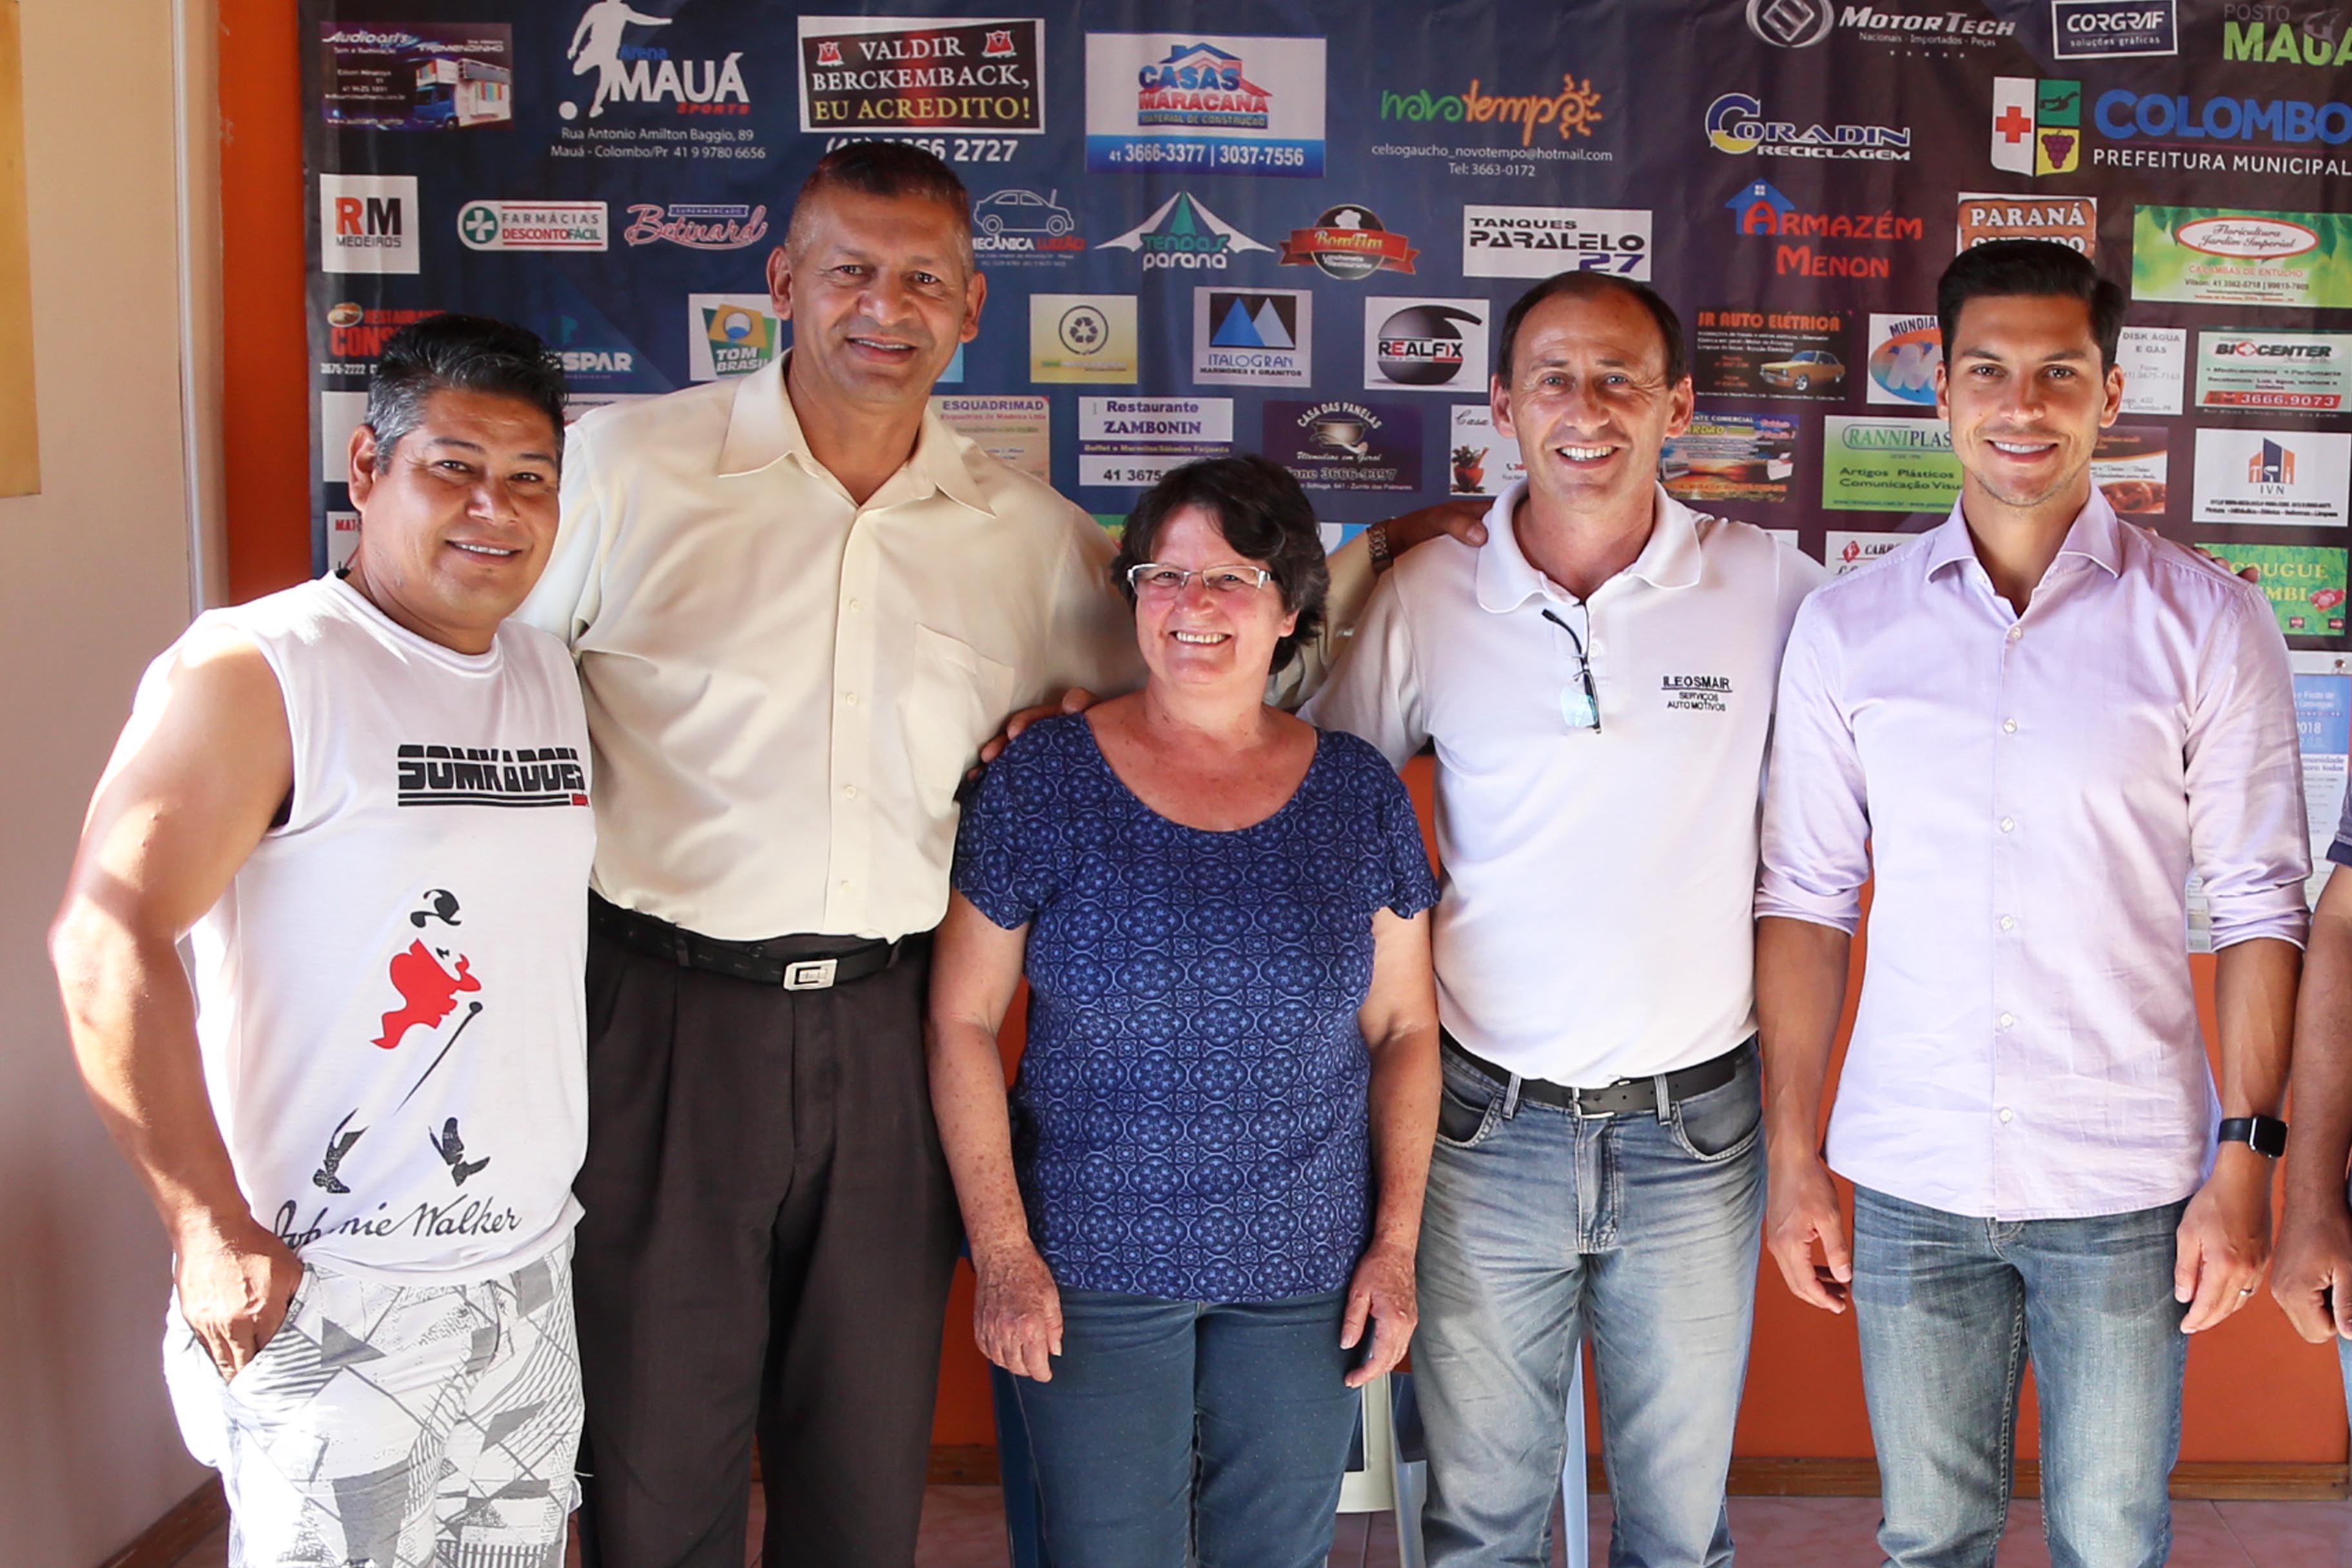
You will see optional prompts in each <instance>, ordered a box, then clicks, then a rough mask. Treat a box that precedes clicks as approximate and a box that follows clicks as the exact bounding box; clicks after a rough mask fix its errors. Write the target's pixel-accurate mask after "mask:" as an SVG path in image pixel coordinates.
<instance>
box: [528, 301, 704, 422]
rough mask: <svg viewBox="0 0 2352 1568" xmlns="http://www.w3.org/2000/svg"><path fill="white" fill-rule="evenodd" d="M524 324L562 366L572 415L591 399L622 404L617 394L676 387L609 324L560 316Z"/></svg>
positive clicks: (653, 391) (650, 359) (646, 392)
mask: <svg viewBox="0 0 2352 1568" xmlns="http://www.w3.org/2000/svg"><path fill="white" fill-rule="evenodd" d="M525 324H526V325H528V326H530V327H531V328H532V329H533V330H534V331H537V332H538V333H539V335H540V336H541V338H543V339H545V340H546V342H547V346H548V347H550V348H551V349H553V350H554V351H555V357H556V358H557V359H558V360H559V361H561V362H562V365H563V379H564V384H565V391H566V394H567V402H566V404H565V407H566V409H567V411H568V410H571V409H572V408H574V407H584V406H586V405H587V404H588V401H589V400H590V399H592V398H593V399H594V400H595V401H599V402H606V403H610V402H615V401H619V400H620V399H619V397H618V396H617V395H622V394H630V393H635V394H640V395H642V394H648V393H659V392H668V391H670V390H671V389H672V387H673V386H674V383H672V382H671V380H670V379H669V377H668V376H667V375H665V374H662V372H661V370H660V368H659V367H658V366H656V364H655V363H653V360H652V358H651V357H650V356H648V355H647V354H646V353H642V352H641V351H640V350H639V349H638V348H637V345H636V344H635V343H633V342H630V341H629V340H628V339H626V338H625V337H623V336H621V334H620V333H619V332H617V331H614V330H613V327H612V324H611V323H610V322H608V321H603V320H601V319H598V320H593V321H591V320H583V318H582V317H579V316H575V315H572V314H570V313H569V312H558V313H557V314H555V315H554V316H552V317H541V318H538V319H536V320H532V321H527V322H526V323H525ZM566 417H570V414H569V412H567V415H566Z"/></svg>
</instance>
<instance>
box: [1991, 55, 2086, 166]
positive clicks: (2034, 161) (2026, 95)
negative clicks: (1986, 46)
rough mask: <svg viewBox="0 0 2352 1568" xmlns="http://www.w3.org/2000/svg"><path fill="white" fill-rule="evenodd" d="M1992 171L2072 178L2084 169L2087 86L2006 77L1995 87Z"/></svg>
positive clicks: (1996, 78)
mask: <svg viewBox="0 0 2352 1568" xmlns="http://www.w3.org/2000/svg"><path fill="white" fill-rule="evenodd" d="M1991 157H1992V166H1993V167H1994V168H1996V169H2001V170H2005V171H2007V172H2008V173H2010V174H2073V173H2074V171H2075V170H2077V169H2079V168H2081V167H2082V166H2083V84H2082V83H2081V82H2079V81H2041V80H2036V79H2034V78H2032V77H2021V76H2002V77H1995V78H1993V82H1992V153H1991Z"/></svg>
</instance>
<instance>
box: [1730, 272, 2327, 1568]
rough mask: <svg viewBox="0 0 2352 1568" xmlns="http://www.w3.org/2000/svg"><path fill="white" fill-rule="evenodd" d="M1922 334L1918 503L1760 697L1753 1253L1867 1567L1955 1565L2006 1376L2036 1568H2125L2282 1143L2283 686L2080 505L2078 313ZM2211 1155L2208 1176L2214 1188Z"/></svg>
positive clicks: (2236, 1304)
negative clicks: (1758, 1230)
mask: <svg viewBox="0 0 2352 1568" xmlns="http://www.w3.org/2000/svg"><path fill="white" fill-rule="evenodd" d="M2123 309H2124V300H2123V294H2122V291H2121V290H2120V289H2117V288H2116V285H2115V284H2114V283H2112V282H2109V281H2107V280H2105V279H2101V278H2100V277H2099V276H2098V274H2097V271H2096V269H2095V268H2094V267H2093V266H2092V264H2091V262H2090V261H2089V260H2088V259H2087V258H2084V257H2082V256H2080V255H2079V254H2077V253H2075V252H2074V251H2072V250H2068V249H2066V248H2065V247H2061V246H2056V245H2052V244H2048V243H2045V242H2040V241H2003V242H1999V243H1995V244H1991V245H1986V246H1981V247H1978V248H1976V249H1973V250H1969V251H1966V252H1963V253H1962V254H1961V255H1960V256H1959V257H1958V258H1957V259H1955V260H1954V261H1953V263H1952V264H1951V266H1950V267H1949V268H1947V269H1946V270H1945V273H1944V277H1943V280H1942V282H1941V284H1940V285H1939V286H1938V288H1937V310H1938V312H1939V314H1940V316H1941V318H1942V326H1943V337H1944V345H1945V358H1944V364H1943V366H1942V367H1941V368H1940V369H1939V370H1938V371H1937V406H1938V408H1939V410H1940V411H1941V412H1942V413H1943V414H1944V416H1946V417H1947V418H1948V420H1949V421H1950V424H1951V431H1952V447H1953V451H1954V452H1955V454H1956V455H1957V456H1958V458H1959V461H1960V468H1961V472H1962V479H1961V488H1960V499H1959V502H1958V505H1957V506H1955V507H1954V508H1953V510H1952V513H1951V516H1950V517H1949V518H1948V519H1947V520H1946V521H1944V523H1943V524H1942V525H1941V526H1940V527H1938V528H1937V529H1936V530H1935V531H1933V532H1931V533H1929V534H1927V535H1926V536H1924V537H1922V538H1920V539H1918V540H1917V541H1916V542H1912V543H1909V544H1906V545H1905V546H1904V547H1903V548H1901V549H1899V550H1897V551H1895V552H1892V553H1891V554H1889V555H1887V556H1885V558H1884V559H1882V560H1881V561H1879V562H1877V563H1874V564H1873V565H1871V566H1870V567H1868V568H1865V569H1864V570H1863V571H1860V572H1856V573H1854V574H1852V575H1851V576H1848V577H1844V578H1841V579H1839V580H1838V581H1836V582H1833V583H1831V584H1827V585H1826V586H1824V587H1822V588H1821V589H1820V590H1818V591H1817V592H1816V593H1815V594H1814V595H1812V597H1811V598H1810V599H1809V600H1807V601H1806V603H1805V605H1804V607H1803V608H1802V609H1801V611H1800V612H1799V613H1798V616H1797V622H1796V626H1795V627H1794V629H1793V630H1792V631H1791V633H1790V640H1789V649H1788V655H1787V658H1786V660H1785V662H1784V663H1783V665H1782V668H1781V674H1780V706H1779V716H1778V726H1779V727H1778V731H1777V734H1776V738H1775V741H1774V746H1773V753H1772V764H1771V770H1770V777H1769V789H1768V791H1767V795H1766V801H1765V815H1764V828H1763V862H1764V868H1763V879H1762V885H1761V888H1760V890H1759V895H1758V898H1757V904H1756V908H1757V914H1758V916H1759V922H1758V934H1757V966H1756V983H1757V1005H1758V1013H1759V1024H1760V1026H1761V1030H1762V1034H1763V1051H1764V1059H1765V1084H1766V1090H1765V1092H1766V1103H1767V1114H1766V1129H1767V1137H1768V1140H1769V1151H1770V1152H1769V1172H1770V1177H1769V1192H1770V1198H1769V1207H1768V1211H1767V1218H1766V1238H1767V1244H1768V1246H1769V1248H1770V1250H1771V1252H1772V1255H1773V1258H1774V1259H1775V1260H1776V1261H1777V1262H1778V1263H1779V1264H1780V1270H1781V1272H1782V1274H1783V1275H1784V1276H1785V1277H1786V1278H1787V1280H1788V1283H1789V1286H1790V1289H1792V1290H1793V1291H1795V1292H1796V1294H1797V1295H1798V1296H1799V1297H1800V1298H1801V1299H1803V1300H1807V1301H1810V1302H1811V1303H1813V1304H1814V1305H1816V1306H1820V1307H1823V1308H1826V1309H1827V1310H1831V1311H1843V1310H1844V1309H1845V1306H1846V1304H1847V1302H1848V1301H1849V1300H1851V1301H1852V1302H1853V1305H1854V1307H1855V1316H1856V1319H1857V1322H1858V1326H1859V1328H1860V1331H1861V1341H1862V1356H1863V1379H1864V1389H1865V1392H1866V1394H1867V1396H1868V1401H1869V1406H1870V1419H1871V1431H1872V1435H1873V1436H1874V1439H1875V1440H1876V1443H1877V1447H1878V1458H1879V1468H1880V1471H1881V1474H1882V1477H1883V1478H1884V1485H1885V1522H1884V1523H1883V1524H1882V1525H1881V1527H1880V1531H1879V1543H1880V1545H1881V1546H1882V1548H1884V1550H1885V1554H1886V1557H1887V1560H1888V1562H1889V1563H1890V1564H1892V1565H1893V1568H1957V1565H1958V1564H1961V1563H1969V1564H1975V1563H1988V1562H1990V1561H1991V1559H1992V1553H1993V1549H1994V1545H1995V1543H1996V1542H1998V1541H1999V1539H2000V1533H2001V1528H2002V1523H2003V1519H2004V1515H2005V1513H2006V1510H2007V1505H2008V1498H2009V1484H2010V1471H2011V1457H2012V1455H2013V1453H2014V1450H2015V1441H2014V1439H2015V1431H2014V1428H2015V1425H2016V1418H2017V1402H2018V1386H2019V1380H2020V1377H2021V1373H2022V1372H2023V1370H2024V1364H2025V1362H2026V1361H2027V1359H2028V1357H2029V1355H2030V1356H2031V1359H2032V1363H2033V1366H2034V1376H2035V1382H2036V1385H2037V1387H2038V1389H2039V1391H2040V1396H2041V1407H2042V1496H2043V1500H2044V1512H2045V1518H2046V1520H2047V1528H2048V1532H2049V1535H2050V1543H2051V1552H2052V1556H2053V1559H2054V1560H2055V1561H2057V1562H2059V1563H2068V1564H2074V1565H2078V1568H2155V1565H2157V1564H2160V1563H2163V1562H2164V1560H2165V1556H2166V1554H2167V1552H2168V1549H2169V1545H2170V1539H2171V1512H2170V1508H2169V1505H2168V1502H2167V1500H2166V1489H2165V1488H2166V1478H2167V1476H2168V1473H2169V1471H2170V1470H2171V1468H2172V1463H2173V1458H2174V1457H2175V1455H2176V1453H2177V1452H2178V1450H2179V1434H2180V1382H2181V1373H2182V1370H2183V1367H2184V1365H2185V1363H2186V1358H2187V1343H2188V1342H2187V1339H2186V1337H2185V1336H2186V1335H2187V1334H2189V1333H2193V1332H2195V1331H2199V1330H2200V1329H2206V1328H2210V1327H2211V1326H2212V1325H2213V1324H2215V1323H2218V1322H2220V1321H2221V1320H2222V1319H2224V1318H2226V1317H2228V1316H2229V1315H2230V1314H2231V1313H2232V1312H2234V1311H2236V1310H2238V1309H2239V1308H2240V1307H2241V1306H2242V1305H2244V1303H2245V1302H2246V1300H2248V1299H2249V1298H2250V1297H2251V1296H2252V1293H2253V1291H2254V1289H2255V1287H2256V1285H2257V1283H2258V1282H2259V1280H2260V1279H2261V1277H2262V1272H2263V1265H2264V1264H2265V1262H2266V1261H2267V1259H2268V1257H2269V1251H2270V1187H2271V1174H2272V1169H2273V1166H2272V1160H2271V1158H2269V1157H2266V1155H2265V1153H2264V1152H2257V1150H2256V1148H2255V1147H2253V1146H2252V1145H2253V1144H2256V1143H2259V1144H2261V1145H2263V1147H2264V1148H2265V1149H2266V1150H2267V1151H2269V1152H2273V1153H2274V1152H2275V1150H2276V1148H2277V1147H2278V1141H2279V1140H2280V1139H2281V1138H2282V1137H2283V1135H2284V1126H2283V1125H2282V1124H2280V1123H2278V1122H2276V1121H2274V1120H2273V1119H2274V1118H2275V1117H2276V1115H2277V1113H2278V1111H2279V1109H2280V1106H2281V1103H2282V1101H2283V1100H2284V1096H2285V1091H2286V1086H2287V1055H2288V1052H2287V1043H2288V1035H2289V1029H2290V1025H2291V1021H2292V1017H2293V1012H2294V989H2295V979H2296V972H2297V969H2298V967H2299V965H2300V963H2301V944H2302V942H2303V941H2304V937H2305V926H2306V917H2305V909H2304V901H2303V900H2304V891H2303V885H2304V879H2305V876H2306V874H2307V872H2308V870H2309V864H2308V860H2309V850H2308V847H2307V846H2306V843H2305V824H2304V807H2303V791H2302V783H2301V770H2300V763H2299V760H2298V755H2297V749H2296V740H2295V724H2294V695H2293V686H2292V680H2291V678H2290V675H2289V670H2288V664H2287V656H2286V647H2285V644H2284V641H2283V640H2282V639H2281V637H2280V636H2279V633H2278V628H2277V625H2276V623H2275V621H2274V620H2273V616H2272V613H2271V609H2270V606H2269V605H2268V604H2267V603H2265V602H2264V600H2263V595H2262V594H2261V593H2260V591H2259V590H2257V589H2255V588H2254V587H2252V585H2251V584H2246V583H2243V582H2241V581H2239V580H2238V579H2236V578H2234V577H2231V576H2230V575H2229V574H2227V573H2226V572H2223V571H2221V570H2219V569H2218V568H2216V567H2214V566H2213V565H2211V564H2210V563H2208V562H2206V561H2205V560H2203V559H2202V558H2200V556H2198V555H2197V554H2196V553H2195V552H2191V551H2189V550H2187V549H2184V548H2182V547H2180V546H2179V545H2176V544H2172V543H2168V542H2166V541H2164V540H2162V539H2159V538H2158V537H2157V536H2156V535H2155V534H2153V533H2150V532H2148V531H2146V530H2144V529H2140V528H2136V527H2132V526H2129V525H2127V524H2125V523H2123V522H2120V521H2117V520H2116V515H2115V513H2114V511H2113V510H2111V509H2110V508H2109V506H2108V505H2107V502H2106V500H2105V498H2103V497H2102V496H2101V495H2100V494H2099V492H2098V491H2097V490H2096V489H2095V488H2094V487H2093V485H2092V483H2091V473H2090V460H2091V453H2092V449H2093V447H2095V445H2096V443H2097V440H2098V434H2099V430H2100V428H2101V427H2102V426H2106V425H2109V424H2112V423H2113V422H2114V420H2115V417H2116V412H2117V410H2118V408H2119V406H2120V405H2121V402H2122V397H2123V375H2122V373H2121V372H2120V371H2118V370H2117V369H2116V363H2115V362H2116V339H2117V336H2118V334H2119V332H2120V331H2121V325H2122V318H2123ZM2191 871H2195V872H2197V873H2199V874H2200V875H2201V876H2202V878H2203V879H2204V885H2205V894H2206V898H2207V899H2208V900H2209V902H2210V907H2211V910H2212V930H2213V945H2214V948H2215V950H2216V952H2217V953H2218V955H2219V961H2218V984H2219V994H2220V1017H2221V1096H2220V1103H2219V1105H2218V1107H2217V1105H2216V1103H2215V1094H2214V1087H2213V1082H2212V1078H2211V1074H2210V1071H2209V1069H2208V1068H2207V1064H2206V1055H2205V1049H2204V1047H2203V1045H2202V1043H2201V1041H2200V1037H2199V1030H2198V1021H2197V1007H2196V1002H2195V998H2194V996H2193V994H2192V992H2191V990H2190V985H2189V970H2188V965H2187V963H2186V961H2185V959H2184V958H2183V956H2182V948H2183V932H2184V927H2185V894H2184V884H2185V883H2186V882H2187V880H2188V878H2189V873H2190V872H2191ZM1873 878H1874V879H1875V892H1874V901H1873V906H1872V910H1871V917H1870V918H1871V931H1870V963H1869V977H1868V980H1867V982H1866V983H1865V984H1864V989H1863V995H1862V1004H1861V1012H1860V1015H1859V1016H1858V1017H1857V1019H1856V1021H1855V1025H1854V1031H1853V1043H1852V1045H1851V1047H1850V1048H1849V1050H1848V1054H1847V1057H1846V1060H1845V1065H1844V1068H1843V1074H1842V1077H1841V1081H1840V1084H1839V1089H1838V1095H1837V1103H1836V1108H1835V1112H1834V1114H1833V1116H1832V1120H1831V1122H1830V1130H1829V1142H1828V1163H1827V1164H1824V1163H1823V1160H1822V1155H1821V1153H1820V1152H1819V1151H1820V1147H1821V1145H1820V1142H1819V1116H1820V1110H1821V1100H1822V1085H1823V1081H1824V1079H1825V1077H1826V1074H1827V1070H1828V1067H1829V1058H1830V1054H1831V1047H1832V1040H1833V1038H1834V1036H1835V1033H1836V1028H1837V1021H1838V1017H1839V1014H1840V1011H1841V1008H1842V1007H1843V1001H1844V994H1845V985H1846V973H1847V959H1848V947H1849V944H1850V942H1851V940H1852V933H1853V929H1854V926H1855V923H1856V919H1857V916H1858V913H1859V909H1860V899H1861V891H1862V886H1863V883H1864V881H1865V880H1869V879H1873ZM2221 1117H2226V1118H2230V1119H2233V1120H2231V1121H2219V1120H2218V1118H2221ZM2247 1118H2252V1119H2254V1120H2253V1122H2252V1127H2251V1128H2249V1126H2248V1125H2247V1123H2246V1121H2244V1120H2242V1119H2247ZM2217 1131H2219V1132H2221V1134H2223V1135H2225V1138H2226V1135H2229V1134H2233V1133H2234V1134H2235V1135H2237V1136H2239V1137H2240V1138H2242V1139H2244V1140H2247V1141H2242V1142H2227V1141H2224V1142H2221V1147H2220V1150H2219V1157H2218V1159H2217V1158H2216V1136H2217ZM1831 1167H1834V1168H1835V1169H1836V1170H1837V1171H1838V1173H1840V1174H1842V1175H1843V1176H1845V1177H1847V1178H1849V1179H1850V1180H1852V1181H1853V1184H1854V1187H1855V1197H1854V1222H1853V1247H1852V1248H1851V1251H1849V1249H1848V1247H1847V1244H1846V1239H1845V1237H1846V1231H1845V1224H1844V1220H1843V1215H1841V1213H1840V1209H1839V1205H1838V1199H1837V1194H1836V1190H1835V1188H1834V1187H1833V1186H1832V1184H1831V1181H1830V1168H1831Z"/></svg>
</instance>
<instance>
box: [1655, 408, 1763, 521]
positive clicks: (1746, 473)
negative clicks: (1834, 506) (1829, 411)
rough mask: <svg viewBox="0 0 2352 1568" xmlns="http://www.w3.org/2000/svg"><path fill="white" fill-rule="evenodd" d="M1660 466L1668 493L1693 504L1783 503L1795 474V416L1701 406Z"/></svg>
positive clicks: (1670, 443) (1671, 442) (1670, 442)
mask: <svg viewBox="0 0 2352 1568" xmlns="http://www.w3.org/2000/svg"><path fill="white" fill-rule="evenodd" d="M1658 468H1659V472H1660V477H1661V478H1662V479H1663V480H1664V484H1665V487H1666V493H1667V494H1668V495H1670V496H1673V497H1674V498H1675V500H1682V501H1688V502H1690V503H1692V504H1693V505H1698V504H1701V503H1703V502H1710V501H1727V500H1731V501H1773V502H1778V501H1785V500H1788V499H1789V490H1790V480H1791V479H1793V478H1794V477H1795V475H1796V471H1797V418H1796V416H1794V415H1792V414H1769V413H1747V414H1738V413H1731V412H1727V411H1722V410H1717V409H1712V408H1703V409H1701V410H1699V411H1698V413H1696V414H1695V415H1693V416H1691V422H1690V428H1689V429H1687V430H1685V431H1684V432H1683V433H1682V434H1681V435H1679V436H1676V437H1673V438H1671V439H1670V440H1668V441H1667V442H1666V447H1665V451H1664V454H1663V455H1662V456H1661V458H1660V459H1659V464H1658Z"/></svg>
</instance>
